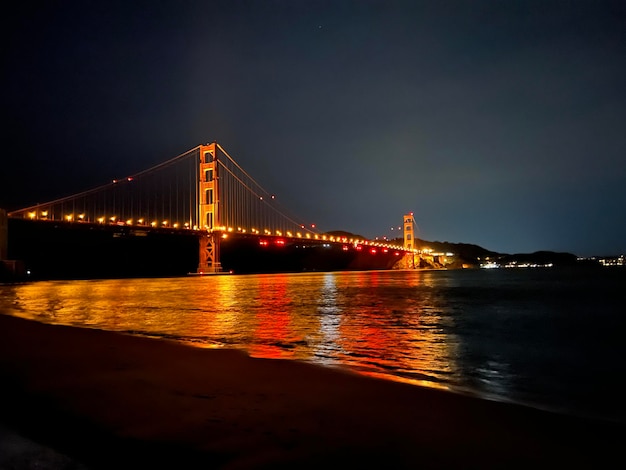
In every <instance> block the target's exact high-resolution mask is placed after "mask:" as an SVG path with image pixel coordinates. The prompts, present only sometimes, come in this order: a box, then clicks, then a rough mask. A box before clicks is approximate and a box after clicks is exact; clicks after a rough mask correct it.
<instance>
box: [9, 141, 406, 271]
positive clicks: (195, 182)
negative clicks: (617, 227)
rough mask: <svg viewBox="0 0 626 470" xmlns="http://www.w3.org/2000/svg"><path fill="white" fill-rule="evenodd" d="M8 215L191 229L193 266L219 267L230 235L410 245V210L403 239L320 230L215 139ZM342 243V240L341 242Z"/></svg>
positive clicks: (377, 247) (350, 245)
mask: <svg viewBox="0 0 626 470" xmlns="http://www.w3.org/2000/svg"><path fill="white" fill-rule="evenodd" d="M8 216H9V218H17V219H26V220H32V221H48V222H58V223H63V224H91V225H96V226H98V225H99V226H105V225H106V226H111V225H113V226H119V227H122V226H123V227H133V228H135V229H143V230H145V231H159V230H169V231H172V230H174V231H191V232H193V233H196V234H197V235H198V237H199V256H198V258H199V260H198V268H197V272H198V273H212V272H220V271H222V265H221V261H220V260H221V256H220V246H221V244H222V243H223V241H224V240H225V239H227V238H228V237H231V236H239V237H242V236H245V237H247V238H255V239H256V240H257V242H258V244H259V245H260V246H264V245H265V246H267V245H269V244H272V245H274V244H276V245H281V244H285V243H292V242H294V241H298V240H300V241H305V242H309V243H325V244H341V245H342V247H344V250H346V249H354V250H357V251H362V250H363V247H366V251H368V252H369V253H370V254H376V253H378V252H379V251H380V252H381V253H382V252H385V253H386V252H387V251H388V250H389V249H393V250H395V253H396V256H400V257H403V256H404V255H406V254H410V253H414V252H415V250H414V246H413V239H414V237H413V227H414V225H415V223H414V220H413V216H412V214H409V215H406V216H405V218H404V244H403V245H402V246H398V245H391V244H387V243H379V242H370V241H368V240H361V239H354V238H348V237H340V236H337V237H333V236H327V235H324V234H321V233H319V232H318V231H317V229H316V227H315V225H311V224H306V223H304V222H302V221H301V220H298V219H297V218H296V217H294V216H293V215H291V214H290V213H289V212H288V210H287V209H286V208H285V207H283V206H282V205H281V204H280V203H279V202H278V200H277V198H276V197H275V196H274V194H273V193H271V192H269V191H267V190H265V189H264V188H263V187H262V186H261V185H260V184H259V183H257V181H255V179H254V178H253V177H252V176H250V175H249V174H248V173H247V172H246V171H245V170H244V169H243V168H242V167H241V166H240V165H239V164H238V163H237V162H236V161H235V160H234V159H233V158H232V157H231V156H230V155H229V154H228V152H226V150H224V148H223V147H222V146H221V145H219V144H218V143H216V142H213V143H210V144H204V145H199V146H197V147H195V148H193V149H191V150H188V151H186V152H184V153H182V154H180V155H177V156H175V157H173V158H171V159H169V160H167V161H165V162H162V163H160V164H158V165H155V166H153V167H151V168H149V169H146V170H144V171H141V172H139V173H136V174H134V175H131V176H127V177H124V178H120V179H115V180H113V181H110V182H109V183H107V184H104V185H101V186H98V187H95V188H92V189H88V190H85V191H82V192H80V193H77V194H72V195H69V196H66V197H62V198H59V199H56V200H53V201H49V202H46V203H39V204H36V205H34V206H30V207H26V208H23V209H19V210H14V211H11V212H9V213H8ZM345 247H347V248H345Z"/></svg>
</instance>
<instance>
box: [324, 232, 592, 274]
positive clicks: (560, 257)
mask: <svg viewBox="0 0 626 470" xmlns="http://www.w3.org/2000/svg"><path fill="white" fill-rule="evenodd" d="M326 234H327V235H331V236H334V237H346V238H359V239H363V240H365V239H366V238H365V237H363V236H361V235H356V234H353V233H350V232H345V231H341V230H335V231H332V232H327V233H326ZM389 242H390V243H395V244H399V245H402V244H403V243H404V239H403V238H395V239H393V240H389ZM415 242H416V247H417V248H418V249H424V248H428V249H430V250H432V251H434V252H436V253H453V254H454V257H455V262H454V263H453V264H454V266H458V267H461V266H462V265H465V266H476V267H477V266H479V265H480V264H481V263H484V262H485V261H486V260H487V258H488V259H489V260H490V261H494V262H497V263H498V264H501V265H505V264H509V263H517V264H539V265H546V264H552V265H554V266H571V265H575V264H580V263H579V261H578V257H577V256H576V255H574V254H572V253H561V252H554V251H536V252H534V253H515V254H508V253H498V252H497V251H491V250H488V249H486V248H483V247H482V246H479V245H474V244H471V243H451V242H447V241H444V242H440V241H428V240H422V239H420V238H416V239H415Z"/></svg>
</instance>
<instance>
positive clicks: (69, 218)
mask: <svg viewBox="0 0 626 470" xmlns="http://www.w3.org/2000/svg"><path fill="white" fill-rule="evenodd" d="M73 218H74V215H73V214H68V215H66V216H65V220H67V221H68V222H71V221H72V219H73Z"/></svg>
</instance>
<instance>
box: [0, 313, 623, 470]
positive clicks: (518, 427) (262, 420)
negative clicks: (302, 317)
mask: <svg viewBox="0 0 626 470" xmlns="http://www.w3.org/2000/svg"><path fill="white" fill-rule="evenodd" d="M0 374H1V376H2V377H3V380H2V382H3V386H2V388H1V389H0V397H1V398H2V400H3V401H2V403H3V410H2V413H1V417H0V424H1V425H3V426H5V427H7V428H9V429H12V430H15V432H17V433H18V434H20V435H22V436H24V437H26V438H28V439H31V440H32V441H34V442H37V443H40V444H43V445H45V446H47V447H50V448H52V449H55V450H57V451H58V452H59V453H61V454H65V455H67V456H69V457H71V458H73V459H76V460H77V461H79V462H82V463H83V464H84V465H86V466H87V467H88V468H110V467H112V466H119V463H120V462H125V463H127V464H128V465H141V466H144V467H145V466H148V465H159V466H161V467H162V466H163V465H164V464H170V465H175V466H177V467H185V466H190V467H191V466H205V467H209V468H287V467H290V468H292V467H297V468H313V467H318V466H320V465H328V464H336V465H346V466H352V467H354V466H358V465H363V466H364V465H369V466H371V465H380V466H383V465H384V466H386V467H392V468H412V467H418V466H421V467H424V468H458V467H462V468H511V467H515V468H525V467H528V466H533V467H539V468H548V467H550V466H554V465H558V466H559V467H563V466H574V465H575V466H577V467H579V466H581V464H588V465H593V466H594V467H599V466H602V462H605V463H606V464H607V465H608V463H609V462H611V461H612V459H615V458H618V459H620V460H622V458H623V457H622V455H621V450H620V449H621V445H622V442H623V439H624V437H626V433H625V427H624V426H623V425H622V424H618V423H615V422H612V421H604V420H599V419H592V418H584V417H576V416H570V415H562V414H558V413H553V412H549V411H545V410H540V409H536V408H530V407H526V406H522V405H517V404H513V403H505V402H501V401H492V400H488V399H483V398H478V397H475V396H465V395H461V394H456V393H453V392H448V391H442V390H438V389H432V388H425V387H420V386H417V385H414V384H406V383H401V382H395V381H388V380H383V379H377V378H372V377H367V376H363V375H360V374H357V373H353V372H349V371H344V370H340V369H335V368H325V367H322V366H318V365H314V364H310V363H305V362H297V361H290V360H287V361H285V360H273V359H259V358H251V357H249V356H247V355H246V354H245V353H243V352H242V351H237V350H226V349H204V348H195V347H192V346H187V345H183V344H180V343H175V342H172V341H167V340H159V339H150V338H143V337H137V336H130V335H124V334H119V333H113V332H107V331H103V330H94V329H81V328H75V327H68V326H60V325H48V324H42V323H38V322H35V321H32V320H25V319H22V318H18V317H12V316H8V315H3V314H0Z"/></svg>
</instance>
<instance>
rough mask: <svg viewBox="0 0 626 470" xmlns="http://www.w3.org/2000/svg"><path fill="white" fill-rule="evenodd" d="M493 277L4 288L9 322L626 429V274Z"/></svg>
mask: <svg viewBox="0 0 626 470" xmlns="http://www.w3.org/2000/svg"><path fill="white" fill-rule="evenodd" d="M488 271H495V270H478V271H474V270H466V271H370V272H345V273H341V272H340V273H303V274H267V275H246V276H239V275H225V276H208V277H185V278H170V279H121V280H91V281H84V280H83V281H47V282H37V283H32V284H22V285H0V313H2V312H5V313H9V314H13V315H17V316H22V317H25V318H31V319H36V320H39V321H42V322H46V323H58V324H65V325H73V326H82V327H90V328H98V329H103V330H112V331H120V332H127V333H132V334H138V335H145V336H151V337H158V338H167V339H172V340H175V341H181V342H185V343H190V344H193V345H195V346H199V347H228V348H239V349H244V350H246V351H248V353H249V354H250V355H252V356H256V357H268V358H282V359H297V360H304V361H310V362H315V363H319V364H323V365H326V366H343V367H349V368H351V369H353V370H356V371H359V372H361V373H365V374H370V375H376V376H379V375H382V376H383V377H387V378H393V379H394V380H401V381H408V382H411V383H417V384H422V385H429V386H437V387H443V388H452V389H457V390H458V389H462V390H469V391H472V392H475V393H479V394H482V395H486V396H492V397H495V398H499V399H507V400H514V401H523V402H526V403H535V404H538V405H541V406H546V407H550V408H558V409H561V410H563V411H574V412H582V413H584V414H599V415H602V416H604V417H610V418H614V419H617V420H620V421H626V410H625V409H624V404H623V400H622V398H621V394H620V393H619V390H621V380H622V377H623V375H624V374H625V373H626V367H625V362H624V360H623V358H624V357H626V347H625V343H624V342H623V340H622V338H621V336H620V335H621V332H622V331H623V313H622V310H623V305H624V304H625V303H626V302H625V300H626V299H625V294H624V289H623V286H624V285H625V284H624V282H625V281H626V276H625V275H624V271H610V270H608V271H607V270H603V271H599V272H596V271H594V272H586V271H571V272H569V271H559V270H546V271H524V270H513V272H511V271H508V270H497V271H499V272H488ZM505 271H507V272H505Z"/></svg>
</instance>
